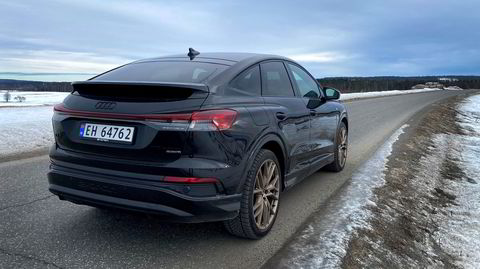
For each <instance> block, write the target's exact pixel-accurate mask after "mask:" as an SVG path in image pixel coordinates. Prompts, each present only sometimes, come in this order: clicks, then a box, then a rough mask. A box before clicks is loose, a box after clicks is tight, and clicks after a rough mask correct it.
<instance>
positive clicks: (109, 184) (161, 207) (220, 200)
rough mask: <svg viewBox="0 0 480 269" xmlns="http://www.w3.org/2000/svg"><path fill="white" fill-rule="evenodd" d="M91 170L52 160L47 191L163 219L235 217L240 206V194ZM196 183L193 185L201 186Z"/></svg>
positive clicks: (139, 176) (90, 203)
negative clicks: (197, 192)
mask: <svg viewBox="0 0 480 269" xmlns="http://www.w3.org/2000/svg"><path fill="white" fill-rule="evenodd" d="M102 172H103V173H98V171H95V172H92V171H89V170H86V169H78V166H75V168H72V167H68V164H63V163H60V164H58V163H52V164H51V166H50V172H49V173H48V181H49V184H50V187H49V190H50V191H51V192H52V193H53V194H55V195H57V196H59V198H60V199H62V200H68V201H71V202H74V203H78V204H86V205H91V206H106V207H114V208H121V209H127V210H134V211H140V212H146V213H154V214H157V215H159V216H160V217H161V219H163V220H165V221H173V222H209V221H220V220H227V219H232V218H235V217H236V216H237V215H238V211H239V209H240V199H241V194H233V195H226V194H216V195H212V196H206V197H205V196H201V197H196V196H190V195H186V194H184V193H180V192H179V191H178V190H183V192H186V193H188V191H189V190H190V189H189V188H190V187H193V186H191V185H190V186H189V185H187V184H177V183H164V182H158V181H156V182H155V181H152V180H148V179H147V180H146V179H145V178H142V174H136V173H135V174H134V173H130V175H129V177H125V176H124V175H123V174H122V175H118V174H115V171H113V170H110V172H109V173H104V171H102ZM199 185H206V186H204V187H205V188H207V187H208V188H211V187H212V186H211V185H210V186H207V185H208V184H197V185H196V186H195V188H202V186H199Z"/></svg>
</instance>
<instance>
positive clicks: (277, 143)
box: [237, 133, 288, 193]
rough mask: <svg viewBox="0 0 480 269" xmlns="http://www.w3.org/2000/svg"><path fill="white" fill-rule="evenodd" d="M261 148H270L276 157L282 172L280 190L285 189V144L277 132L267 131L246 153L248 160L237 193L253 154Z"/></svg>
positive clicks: (246, 173)
mask: <svg viewBox="0 0 480 269" xmlns="http://www.w3.org/2000/svg"><path fill="white" fill-rule="evenodd" d="M261 149H267V150H270V151H272V152H273V153H274V154H275V156H276V157H277V159H278V162H279V163H280V170H281V172H282V190H284V189H285V180H284V179H285V174H286V171H287V162H288V158H287V152H286V148H285V144H284V143H283V141H282V139H281V138H280V137H279V136H278V135H277V134H274V133H268V134H265V135H264V136H262V137H261V138H260V139H258V142H257V143H256V144H255V146H254V147H253V149H252V150H251V152H250V154H249V155H248V159H249V161H248V163H247V166H246V169H245V172H244V174H243V176H242V182H241V184H239V186H238V187H239V189H238V190H237V193H238V191H241V189H242V188H243V185H244V184H245V180H246V178H247V175H248V170H249V169H250V167H251V166H252V162H253V159H254V158H255V154H258V152H259V151H260V150H261Z"/></svg>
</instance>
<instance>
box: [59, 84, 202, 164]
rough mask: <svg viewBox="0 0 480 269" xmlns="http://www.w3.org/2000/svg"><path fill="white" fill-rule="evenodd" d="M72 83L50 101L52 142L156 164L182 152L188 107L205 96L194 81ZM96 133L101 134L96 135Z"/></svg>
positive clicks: (194, 107)
mask: <svg viewBox="0 0 480 269" xmlns="http://www.w3.org/2000/svg"><path fill="white" fill-rule="evenodd" d="M72 85H73V88H74V90H73V92H72V94H71V95H69V96H68V97H67V98H66V99H65V100H64V102H63V104H60V105H57V106H55V115H54V117H53V125H54V133H55V137H56V142H57V146H58V147H60V148H61V149H64V150H68V151H74V152H77V153H86V154H89V155H95V156H97V157H105V158H107V159H108V158H110V159H123V160H132V161H133V162H155V163H156V164H158V163H159V162H160V163H162V162H171V161H174V160H176V159H178V158H179V157H180V156H181V154H183V149H184V145H185V143H186V141H187V138H188V127H189V123H190V118H191V115H192V112H194V111H197V110H199V109H200V107H201V106H202V104H203V102H204V100H205V99H206V98H207V96H208V87H207V86H206V85H205V84H199V83H156V82H131V81H129V82H125V81H122V82H118V81H85V82H75V83H73V84H72ZM93 129H95V136H92V134H93ZM119 130H123V135H122V137H121V138H122V139H119V138H120V134H119V133H118V134H117V135H115V134H114V133H115V131H117V132H119ZM102 132H103V134H105V136H102V137H98V136H99V135H98V133H102ZM108 132H110V134H108ZM127 134H128V135H131V136H129V137H127ZM112 135H113V136H112ZM125 138H128V139H125Z"/></svg>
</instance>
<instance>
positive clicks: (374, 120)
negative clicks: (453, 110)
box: [0, 91, 461, 268]
mask: <svg viewBox="0 0 480 269" xmlns="http://www.w3.org/2000/svg"><path fill="white" fill-rule="evenodd" d="M460 93H461V92H460V91H436V92H429V93H418V94H410V95H402V96H391V97H381V98H374V99H364V100H357V101H353V102H349V103H347V107H348V111H349V116H350V139H349V142H350V148H349V150H350V151H349V157H348V162H347V166H346V169H345V170H344V171H342V172H341V173H338V174H335V173H328V172H317V173H316V174H314V175H312V176H311V177H310V178H308V179H306V180H304V181H303V182H302V183H300V184H299V185H297V186H296V187H294V188H293V189H291V190H289V191H287V192H286V193H284V194H283V195H282V200H281V204H280V212H279V216H278V218H277V221H276V223H275V226H274V228H273V229H272V231H271V232H270V234H269V235H268V236H267V237H266V238H264V239H262V240H258V241H251V240H244V239H239V238H235V237H232V236H230V235H229V234H227V233H226V232H225V231H224V230H223V227H222V225H221V224H220V223H206V224H165V223H161V222H159V221H158V220H157V219H156V218H155V216H151V215H144V214H137V213H129V212H120V211H105V210H99V209H94V208H90V207H87V206H80V205H74V204H71V203H68V202H64V201H60V200H58V199H57V198H56V197H55V196H52V195H51V194H50V193H49V192H48V190H47V188H48V186H47V180H46V173H47V168H48V164H49V160H48V157H46V156H41V157H35V158H30V159H24V160H19V161H11V162H4V163H0V268H5V267H6V268H9V267H16V268H22V267H23V268H44V267H51V268H56V267H61V268H91V267H97V268H98V267H105V268H107V267H113V268H121V267H123V268H125V267H128V268H135V267H138V268H225V267H229V268H257V267H260V266H261V265H262V264H263V263H265V262H266V261H267V260H268V259H269V258H270V257H271V256H273V254H274V253H275V252H276V251H278V250H279V249H280V248H281V247H282V245H283V244H284V243H286V242H288V240H289V238H290V237H292V236H294V235H295V231H296V230H297V229H298V228H299V227H300V226H301V225H302V223H303V222H304V221H305V220H306V219H307V217H308V216H309V215H311V214H312V213H314V212H315V211H316V209H318V208H320V207H321V206H322V205H323V204H325V203H328V201H329V197H331V196H332V195H333V194H334V193H335V192H336V191H338V190H339V189H340V188H341V187H342V185H343V184H344V183H345V182H346V181H347V180H348V179H349V178H350V177H351V175H352V173H353V171H354V170H355V169H356V168H357V167H358V166H359V165H360V164H362V163H363V162H364V161H365V160H367V159H368V158H369V157H370V156H371V155H372V154H373V152H374V151H375V150H376V149H377V147H379V146H380V145H381V144H382V143H383V141H384V140H385V139H387V138H388V137H389V136H390V134H391V133H393V131H395V130H396V129H397V128H398V127H400V126H401V125H402V124H403V123H405V122H406V121H407V120H409V119H410V118H412V117H413V116H415V114H416V113H417V112H418V111H420V110H422V109H424V108H425V107H427V106H428V105H429V104H431V103H433V102H435V101H438V100H441V99H444V98H447V97H449V96H453V95H456V94H460Z"/></svg>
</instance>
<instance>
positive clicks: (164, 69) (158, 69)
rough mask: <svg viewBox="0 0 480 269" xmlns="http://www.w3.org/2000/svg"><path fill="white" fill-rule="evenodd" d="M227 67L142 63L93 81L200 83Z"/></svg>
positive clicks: (122, 68)
mask: <svg viewBox="0 0 480 269" xmlns="http://www.w3.org/2000/svg"><path fill="white" fill-rule="evenodd" d="M227 67H228V66H226V65H221V64H213V63H201V62H143V63H133V64H127V65H125V66H122V67H119V68H117V69H114V70H112V71H109V72H107V73H105V74H102V75H99V76H98V77H96V78H94V79H93V80H98V81H147V82H181V83H200V82H203V81H205V80H206V79H207V78H209V77H210V76H211V75H213V74H214V73H216V72H221V71H223V70H225V69H226V68H227Z"/></svg>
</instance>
